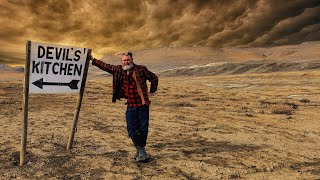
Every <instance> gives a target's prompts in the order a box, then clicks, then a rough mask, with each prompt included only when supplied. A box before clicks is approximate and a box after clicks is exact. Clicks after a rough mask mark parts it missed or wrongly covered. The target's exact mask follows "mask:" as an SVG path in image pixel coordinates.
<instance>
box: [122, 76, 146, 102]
mask: <svg viewBox="0 0 320 180" xmlns="http://www.w3.org/2000/svg"><path fill="white" fill-rule="evenodd" d="M122 92H124V95H125V97H126V98H127V103H128V105H129V106H130V107H139V106H142V101H141V98H140V96H139V94H138V91H137V85H136V82H135V81H134V79H133V77H132V71H129V74H127V71H123V73H122Z"/></svg>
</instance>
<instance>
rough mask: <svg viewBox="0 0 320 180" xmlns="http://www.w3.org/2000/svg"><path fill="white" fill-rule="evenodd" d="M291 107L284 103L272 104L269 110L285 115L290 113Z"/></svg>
mask: <svg viewBox="0 0 320 180" xmlns="http://www.w3.org/2000/svg"><path fill="white" fill-rule="evenodd" d="M292 111H293V110H292V108H291V107H289V106H286V105H275V106H272V108H271V112H272V113H273V114H286V115H292Z"/></svg>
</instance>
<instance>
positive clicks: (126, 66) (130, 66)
mask: <svg viewBox="0 0 320 180" xmlns="http://www.w3.org/2000/svg"><path fill="white" fill-rule="evenodd" d="M132 68H133V63H130V64H129V65H122V69H123V70H125V71H127V70H130V69H132Z"/></svg>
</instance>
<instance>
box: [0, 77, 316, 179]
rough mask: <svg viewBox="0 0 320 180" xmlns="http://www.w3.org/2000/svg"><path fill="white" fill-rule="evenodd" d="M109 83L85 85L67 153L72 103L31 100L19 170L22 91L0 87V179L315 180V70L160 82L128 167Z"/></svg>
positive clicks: (119, 111)
mask: <svg viewBox="0 0 320 180" xmlns="http://www.w3.org/2000/svg"><path fill="white" fill-rule="evenodd" d="M3 77H4V76H3ZM111 81H112V80H111V78H110V77H107V78H105V79H101V78H100V79H92V78H90V77H89V80H88V81H87V84H86V90H85V94H84V99H83V104H82V108H81V113H80V118H79V123H78V126H77V127H78V128H77V133H76V137H75V143H74V148H73V149H72V150H66V145H67V140H68V136H69V131H70V127H71V124H72V118H73V114H74V111H75V107H76V102H77V95H31V96H30V98H29V124H28V145H27V152H28V153H27V156H28V163H27V165H25V166H24V167H19V148H20V134H21V121H22V104H21V103H22V84H23V83H22V80H2V81H0V106H1V108H0V120H1V124H0V137H1V138H0V153H1V154H0V166H1V168H0V177H1V178H0V179H13V178H17V179H29V178H31V179H50V178H51V179H317V178H318V179H319V178H320V156H319V155H320V143H319V142H320V131H319V130H320V123H319V117H320V111H319V106H320V86H319V84H320V72H319V71H300V72H275V73H262V74H240V75H228V76H204V77H192V78H191V77H160V79H159V88H158V92H157V93H156V94H155V96H154V97H152V99H151V100H152V105H151V114H150V116H151V119H150V128H149V132H150V133H149V139H148V145H147V150H148V152H149V153H150V155H151V160H150V161H149V162H147V163H136V162H134V161H133V159H132V156H133V154H134V151H135V150H134V147H133V146H132V144H131V141H130V139H129V138H128V137H127V132H126V125H125V116H124V113H125V105H124V101H123V100H122V101H120V102H117V103H111Z"/></svg>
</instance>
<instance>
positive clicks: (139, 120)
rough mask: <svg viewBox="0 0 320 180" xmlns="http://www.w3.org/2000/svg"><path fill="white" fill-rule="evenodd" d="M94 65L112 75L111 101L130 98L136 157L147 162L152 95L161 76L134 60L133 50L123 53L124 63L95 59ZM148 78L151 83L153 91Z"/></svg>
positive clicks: (129, 124) (130, 126)
mask: <svg viewBox="0 0 320 180" xmlns="http://www.w3.org/2000/svg"><path fill="white" fill-rule="evenodd" d="M89 58H90V60H92V65H95V66H97V67H98V68H100V69H102V70H104V71H107V72H108V73H111V74H112V75H113V85H112V86H113V95H112V102H116V100H117V99H118V100H120V99H121V98H125V99H127V102H126V104H127V111H126V123H127V130H128V135H129V137H130V138H131V139H132V142H133V145H134V146H135V147H136V150H137V151H136V154H135V156H134V158H135V160H136V161H137V162H141V161H146V160H148V159H149V155H148V153H147V152H146V150H145V146H146V143H147V137H148V128H149V106H150V103H151V101H150V100H149V97H150V96H152V95H153V93H154V92H156V91H157V87H158V77H157V76H156V75H155V74H154V73H152V72H151V71H149V70H148V69H147V68H146V67H145V66H142V65H136V64H134V63H133V57H132V53H131V52H127V53H123V54H122V56H121V62H122V65H117V66H115V65H110V64H107V63H104V62H102V61H100V60H97V59H95V58H93V57H92V56H91V55H89ZM146 80H148V81H149V82H151V85H150V91H149V92H148V86H147V83H146Z"/></svg>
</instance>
